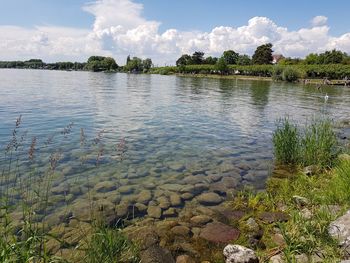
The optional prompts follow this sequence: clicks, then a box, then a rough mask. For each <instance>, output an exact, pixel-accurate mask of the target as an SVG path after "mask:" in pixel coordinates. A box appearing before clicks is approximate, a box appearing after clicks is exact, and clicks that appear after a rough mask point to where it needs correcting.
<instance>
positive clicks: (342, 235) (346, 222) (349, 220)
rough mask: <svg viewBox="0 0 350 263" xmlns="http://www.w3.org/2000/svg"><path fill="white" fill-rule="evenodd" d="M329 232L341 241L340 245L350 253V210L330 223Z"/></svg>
mask: <svg viewBox="0 0 350 263" xmlns="http://www.w3.org/2000/svg"><path fill="white" fill-rule="evenodd" d="M328 233H329V235H330V236H332V237H333V238H335V239H337V240H338V241H339V245H340V246H341V247H343V248H344V249H346V250H347V252H348V254H350V210H349V211H347V212H346V214H345V215H343V216H341V217H339V218H338V219H337V220H335V221H333V222H331V223H330V225H329V228H328Z"/></svg>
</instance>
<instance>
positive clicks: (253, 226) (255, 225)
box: [246, 217, 259, 231]
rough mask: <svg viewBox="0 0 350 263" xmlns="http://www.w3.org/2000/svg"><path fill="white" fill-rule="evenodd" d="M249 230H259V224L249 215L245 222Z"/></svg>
mask: <svg viewBox="0 0 350 263" xmlns="http://www.w3.org/2000/svg"><path fill="white" fill-rule="evenodd" d="M246 225H247V228H248V230H249V231H259V225H258V223H257V222H256V221H255V219H254V218H252V217H250V218H249V219H248V220H247V222H246Z"/></svg>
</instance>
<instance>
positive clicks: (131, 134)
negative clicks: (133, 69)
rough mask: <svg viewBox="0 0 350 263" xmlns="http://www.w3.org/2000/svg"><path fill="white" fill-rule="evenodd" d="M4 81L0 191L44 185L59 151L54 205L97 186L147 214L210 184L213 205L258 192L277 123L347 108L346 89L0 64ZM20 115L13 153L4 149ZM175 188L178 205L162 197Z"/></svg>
mask: <svg viewBox="0 0 350 263" xmlns="http://www.w3.org/2000/svg"><path fill="white" fill-rule="evenodd" d="M0 79H1V82H0V94H1V96H0V147H1V149H2V151H1V157H0V158H1V159H0V160H1V170H2V171H3V177H4V176H5V177H6V175H7V177H6V179H2V180H1V182H2V185H1V188H0V189H1V190H2V192H4V190H5V189H8V188H10V189H11V190H12V191H13V194H12V195H13V201H14V202H15V201H18V200H21V198H22V195H21V194H18V193H15V190H16V189H20V187H19V186H18V182H22V183H23V182H26V184H27V186H28V187H29V188H33V189H35V188H37V191H38V192H40V191H43V188H42V187H43V186H44V184H43V182H46V181H45V178H48V177H45V174H46V173H47V171H48V169H49V168H50V166H51V168H52V157H53V156H56V155H54V153H57V161H58V162H57V164H55V165H54V166H55V167H54V173H53V174H52V175H50V177H49V178H48V179H49V180H47V181H49V182H50V200H51V201H52V202H51V203H50V204H51V206H50V209H49V210H50V212H54V211H58V210H59V209H62V207H66V206H67V205H71V204H72V205H74V204H77V203H78V202H79V204H82V203H84V202H86V203H87V200H88V199H89V198H91V196H90V194H89V193H92V194H93V197H92V198H93V200H95V201H96V200H97V201H98V200H108V201H110V202H112V203H114V204H116V205H118V204H122V203H124V204H125V203H127V204H131V205H135V204H140V203H141V204H142V205H143V207H142V206H141V205H140V209H139V210H140V211H141V210H143V211H144V212H145V207H144V206H147V205H148V206H150V205H152V206H153V205H154V206H156V205H160V206H161V208H162V212H163V216H165V215H167V213H166V211H167V210H168V209H169V207H172V206H174V207H177V209H181V207H182V206H184V204H186V202H192V201H194V202H196V201H197V200H196V196H198V195H200V194H202V193H205V192H209V193H216V194H217V195H218V196H219V197H220V199H219V200H204V201H203V202H202V203H203V204H208V205H213V204H217V203H220V202H221V201H223V200H225V198H228V197H229V196H230V195H231V193H232V192H234V191H236V190H237V189H240V188H242V187H243V186H251V187H253V188H255V189H263V188H264V184H265V181H266V178H267V177H268V176H269V174H270V172H271V169H272V166H273V162H272V160H273V149H272V143H271V139H272V133H273V131H274V128H275V121H276V119H278V118H280V117H285V116H288V115H289V116H291V117H292V118H293V119H294V120H296V121H298V122H300V123H306V122H307V121H308V120H309V121H310V120H312V118H313V117H315V116H317V117H319V116H326V117H329V118H331V119H334V120H340V119H342V118H348V117H349V113H350V89H346V88H341V87H323V88H322V89H321V90H318V89H317V88H316V87H315V86H312V85H310V86H308V85H306V86H305V85H301V84H290V83H284V82H271V81H257V80H235V79H210V78H196V77H178V76H161V75H133V74H113V73H111V74H109V73H92V72H63V71H62V72H61V71H44V70H0ZM326 93H327V94H328V95H329V99H328V101H327V102H325V100H324V96H325V94H326ZM20 115H21V123H20V125H19V127H18V129H17V130H16V136H17V138H16V143H17V144H16V145H17V146H18V148H17V150H15V149H14V147H12V148H11V147H8V145H9V142H11V141H12V142H13V129H14V127H15V123H16V119H17V118H18V117H19V116H20ZM33 138H35V139H33ZM31 145H32V146H31ZM12 146H13V145H12ZM6 148H8V149H7V151H6ZM31 149H32V150H31ZM10 152H11V153H12V154H10ZM10 158H12V160H10ZM50 158H51V159H50ZM15 161H16V162H15ZM9 163H11V168H9ZM9 170H10V171H11V172H8V171H9ZM28 177H30V179H28ZM44 189H45V188H44ZM90 190H91V191H90ZM172 194H174V195H177V196H178V197H180V198H179V200H180V201H179V203H178V204H173V202H172V201H173V200H170V201H169V200H168V201H169V202H168V203H167V202H166V200H165V199H167V198H168V197H169V196H170V195H172ZM88 196H89V198H88ZM214 199H215V198H214ZM164 200H165V201H164ZM174 202H175V201H174ZM145 213H146V212H145ZM38 214H40V211H38ZM45 214H46V212H45ZM168 214H169V213H168ZM173 215H174V214H173ZM42 216H43V217H44V216H45V215H44V214H43V215H42Z"/></svg>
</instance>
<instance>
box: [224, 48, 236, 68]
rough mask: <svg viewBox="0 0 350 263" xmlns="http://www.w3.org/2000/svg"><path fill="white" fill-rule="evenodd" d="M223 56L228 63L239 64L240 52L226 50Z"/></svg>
mask: <svg viewBox="0 0 350 263" xmlns="http://www.w3.org/2000/svg"><path fill="white" fill-rule="evenodd" d="M222 57H223V58H224V59H225V61H226V64H228V65H233V64H237V60H238V57H239V54H238V53H236V52H234V51H233V50H226V51H224V53H223V54H222Z"/></svg>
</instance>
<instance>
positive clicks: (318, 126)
mask: <svg viewBox="0 0 350 263" xmlns="http://www.w3.org/2000/svg"><path fill="white" fill-rule="evenodd" d="M276 124H277V125H276V126H277V128H276V130H275V132H274V134H273V145H274V154H275V159H276V162H277V163H278V164H286V165H295V166H296V165H301V166H309V165H316V166H318V167H319V168H320V169H327V168H331V167H332V166H333V165H334V164H335V161H336V158H337V155H338V154H339V148H338V142H337V138H336V134H335V132H334V130H333V124H332V122H331V121H330V120H329V119H317V118H315V119H314V120H313V121H312V122H311V123H310V124H307V125H306V126H305V127H304V128H300V127H299V126H298V125H297V124H294V123H292V121H290V120H289V119H288V118H283V119H279V120H278V121H277V122H276Z"/></svg>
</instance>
